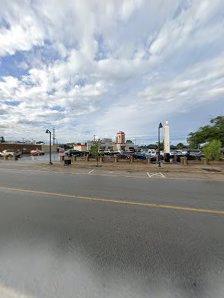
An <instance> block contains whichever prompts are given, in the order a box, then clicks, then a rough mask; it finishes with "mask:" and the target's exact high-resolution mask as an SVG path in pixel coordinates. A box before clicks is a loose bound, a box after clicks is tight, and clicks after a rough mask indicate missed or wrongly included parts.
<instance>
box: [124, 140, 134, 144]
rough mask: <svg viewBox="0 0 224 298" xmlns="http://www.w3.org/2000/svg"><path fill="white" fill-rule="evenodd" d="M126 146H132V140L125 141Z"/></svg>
mask: <svg viewBox="0 0 224 298" xmlns="http://www.w3.org/2000/svg"><path fill="white" fill-rule="evenodd" d="M126 144H134V143H133V141H132V140H127V141H126Z"/></svg>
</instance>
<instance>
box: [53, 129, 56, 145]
mask: <svg viewBox="0 0 224 298" xmlns="http://www.w3.org/2000/svg"><path fill="white" fill-rule="evenodd" d="M55 140H56V137H55V127H53V146H54V145H55Z"/></svg>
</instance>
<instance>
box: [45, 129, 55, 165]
mask: <svg viewBox="0 0 224 298" xmlns="http://www.w3.org/2000/svg"><path fill="white" fill-rule="evenodd" d="M46 133H49V134H50V161H49V164H50V165H53V163H52V161H51V131H50V130H49V129H47V130H46Z"/></svg>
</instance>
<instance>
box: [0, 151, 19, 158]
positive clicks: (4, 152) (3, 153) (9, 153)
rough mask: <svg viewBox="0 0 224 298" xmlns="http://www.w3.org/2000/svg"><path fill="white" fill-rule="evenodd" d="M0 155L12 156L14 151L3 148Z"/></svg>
mask: <svg viewBox="0 0 224 298" xmlns="http://www.w3.org/2000/svg"><path fill="white" fill-rule="evenodd" d="M0 156H1V157H14V156H15V152H14V151H9V150H3V151H2V152H0Z"/></svg>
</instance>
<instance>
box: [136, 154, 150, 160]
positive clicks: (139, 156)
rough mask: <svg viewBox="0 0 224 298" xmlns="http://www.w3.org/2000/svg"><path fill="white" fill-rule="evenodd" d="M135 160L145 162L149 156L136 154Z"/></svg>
mask: <svg viewBox="0 0 224 298" xmlns="http://www.w3.org/2000/svg"><path fill="white" fill-rule="evenodd" d="M133 158H134V159H142V160H145V159H147V156H146V155H145V154H143V153H135V154H133Z"/></svg>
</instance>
